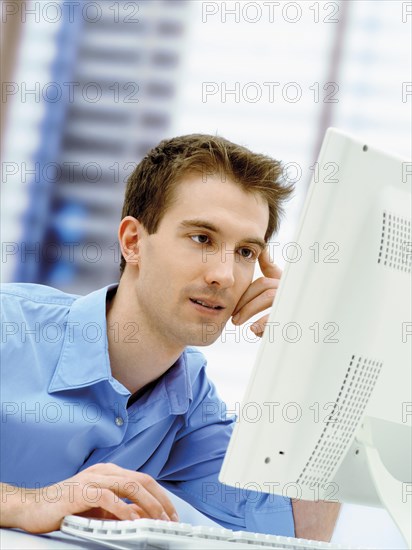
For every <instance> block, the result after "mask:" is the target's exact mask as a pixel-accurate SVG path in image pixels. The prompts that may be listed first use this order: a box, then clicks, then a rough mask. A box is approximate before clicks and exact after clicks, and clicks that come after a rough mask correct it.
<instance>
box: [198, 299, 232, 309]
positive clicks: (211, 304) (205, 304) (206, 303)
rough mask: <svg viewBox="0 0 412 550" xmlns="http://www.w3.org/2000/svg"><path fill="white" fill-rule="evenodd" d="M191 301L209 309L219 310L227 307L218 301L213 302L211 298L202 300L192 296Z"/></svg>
mask: <svg viewBox="0 0 412 550" xmlns="http://www.w3.org/2000/svg"><path fill="white" fill-rule="evenodd" d="M190 301H191V302H192V303H193V304H196V305H197V306H200V307H202V308H204V309H208V310H209V311H219V310H221V309H225V307H224V306H222V305H221V304H218V303H217V302H211V301H210V300H200V299H197V298H190Z"/></svg>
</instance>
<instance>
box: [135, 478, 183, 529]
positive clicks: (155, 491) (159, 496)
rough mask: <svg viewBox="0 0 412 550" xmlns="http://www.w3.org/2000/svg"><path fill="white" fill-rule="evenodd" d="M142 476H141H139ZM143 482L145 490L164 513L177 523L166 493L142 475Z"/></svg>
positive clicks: (152, 480)
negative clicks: (158, 503) (161, 507)
mask: <svg viewBox="0 0 412 550" xmlns="http://www.w3.org/2000/svg"><path fill="white" fill-rule="evenodd" d="M139 475H142V474H139ZM143 475H144V481H143V482H142V483H143V484H144V486H145V488H146V490H147V491H148V492H149V494H151V495H152V496H153V497H154V498H155V499H156V500H157V501H158V502H160V504H161V505H162V506H163V509H164V511H165V512H166V514H167V515H168V516H169V518H170V519H171V520H172V521H178V520H179V518H178V514H177V512H176V508H175V507H174V505H173V503H172V501H171V500H170V498H169V497H168V496H167V494H166V491H165V490H164V489H163V488H162V487H161V486H160V485H159V483H157V482H156V481H155V480H154V479H153V478H152V477H151V476H149V475H146V474H143Z"/></svg>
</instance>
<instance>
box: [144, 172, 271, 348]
mask: <svg viewBox="0 0 412 550" xmlns="http://www.w3.org/2000/svg"><path fill="white" fill-rule="evenodd" d="M268 220H269V207H268V204H267V202H266V201H265V200H264V199H263V198H261V197H260V195H258V194H255V193H254V194H252V193H246V192H245V191H243V190H242V189H241V188H240V187H239V186H238V185H236V184H234V183H232V182H230V181H229V180H226V181H221V179H220V178H219V177H218V176H216V177H208V178H207V181H203V180H202V177H201V175H194V174H193V175H188V176H187V177H186V178H185V179H184V180H183V181H182V182H181V183H180V184H179V185H178V187H177V189H176V191H175V200H174V201H173V203H172V205H171V206H170V207H169V209H168V210H167V211H166V213H165V215H164V216H163V218H162V220H161V222H160V224H159V227H158V230H157V232H156V233H154V234H152V235H148V234H147V233H146V232H143V236H142V238H141V239H140V241H139V261H138V266H139V267H138V271H137V277H136V280H135V288H136V293H137V300H138V303H139V306H140V310H141V314H143V316H144V319H145V322H146V323H147V324H148V326H149V328H150V330H152V331H155V333H157V334H158V336H159V344H160V342H165V343H166V342H167V343H168V344H171V345H177V346H183V347H184V346H186V345H197V346H202V345H208V344H211V343H213V342H214V341H215V340H216V339H217V338H218V336H219V335H220V333H221V332H222V330H223V328H224V326H225V324H226V322H227V321H228V320H229V318H230V317H231V315H232V313H233V311H234V310H235V306H236V304H237V303H238V301H239V299H240V297H241V296H242V294H243V293H244V292H245V290H246V289H247V288H248V286H249V285H250V283H251V282H252V279H253V273H254V268H255V263H256V259H257V257H258V256H259V254H260V253H261V252H262V247H264V244H265V243H264V236H265V232H266V229H267V226H268Z"/></svg>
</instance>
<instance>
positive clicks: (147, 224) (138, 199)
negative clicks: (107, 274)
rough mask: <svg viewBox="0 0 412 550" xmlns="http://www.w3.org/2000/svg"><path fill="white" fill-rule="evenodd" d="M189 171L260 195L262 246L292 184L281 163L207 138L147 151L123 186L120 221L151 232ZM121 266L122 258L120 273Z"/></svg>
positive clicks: (177, 140) (172, 142) (190, 137)
mask: <svg viewBox="0 0 412 550" xmlns="http://www.w3.org/2000/svg"><path fill="white" fill-rule="evenodd" d="M193 172H198V173H199V174H201V175H202V177H203V179H204V181H207V176H210V175H212V174H213V175H216V174H220V175H221V177H222V181H224V180H225V179H226V178H228V179H229V180H231V181H232V182H234V183H236V184H238V185H240V186H241V188H242V189H243V190H244V191H246V192H248V193H258V194H259V195H261V196H262V197H263V198H264V199H265V200H266V201H267V203H268V205H269V223H268V227H267V231H266V234H265V241H266V242H267V241H268V240H269V239H270V237H271V235H272V234H273V233H274V232H275V231H277V230H278V228H279V223H280V217H281V215H282V214H283V209H282V206H281V205H282V202H283V201H284V200H286V199H287V198H289V196H290V195H291V193H292V191H293V185H291V184H286V182H284V181H283V180H282V167H281V164H280V162H278V161H277V160H274V159H272V158H270V157H268V156H265V155H260V154H256V153H252V152H251V151H249V149H246V147H242V146H240V145H236V144H235V143H232V142H230V141H228V140H227V139H224V138H222V137H219V136H211V135H206V134H191V135H187V136H180V137H175V138H172V139H165V140H163V141H161V142H160V143H159V145H158V146H157V147H155V148H153V149H152V150H151V151H149V153H148V154H147V155H146V156H145V157H144V158H143V160H142V161H141V162H140V163H139V164H138V165H137V166H136V168H135V170H134V171H133V173H132V174H131V175H130V177H129V179H128V181H127V187H126V194H125V200H124V204H123V211H122V219H123V218H124V217H125V216H133V217H134V218H136V219H138V220H139V221H140V222H141V223H142V225H143V226H144V228H145V229H146V231H147V232H148V233H149V234H152V233H156V231H157V229H158V226H159V223H160V221H161V219H162V217H163V216H164V214H165V212H166V210H167V208H168V207H169V206H170V204H171V202H172V199H173V193H174V191H175V189H176V187H177V186H178V185H179V182H180V181H181V180H182V179H183V177H184V176H185V175H187V174H189V173H193ZM125 264H126V262H125V260H124V258H123V257H122V260H121V264H120V273H123V270H124V268H125Z"/></svg>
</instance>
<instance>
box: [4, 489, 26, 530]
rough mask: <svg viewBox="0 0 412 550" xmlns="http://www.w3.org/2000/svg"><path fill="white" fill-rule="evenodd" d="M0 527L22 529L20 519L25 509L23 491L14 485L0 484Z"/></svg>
mask: <svg viewBox="0 0 412 550" xmlns="http://www.w3.org/2000/svg"><path fill="white" fill-rule="evenodd" d="M0 493H1V509H0V527H20V526H19V518H20V515H21V510H22V507H23V491H22V489H20V488H19V487H15V486H14V485H8V484H7V483H0Z"/></svg>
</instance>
